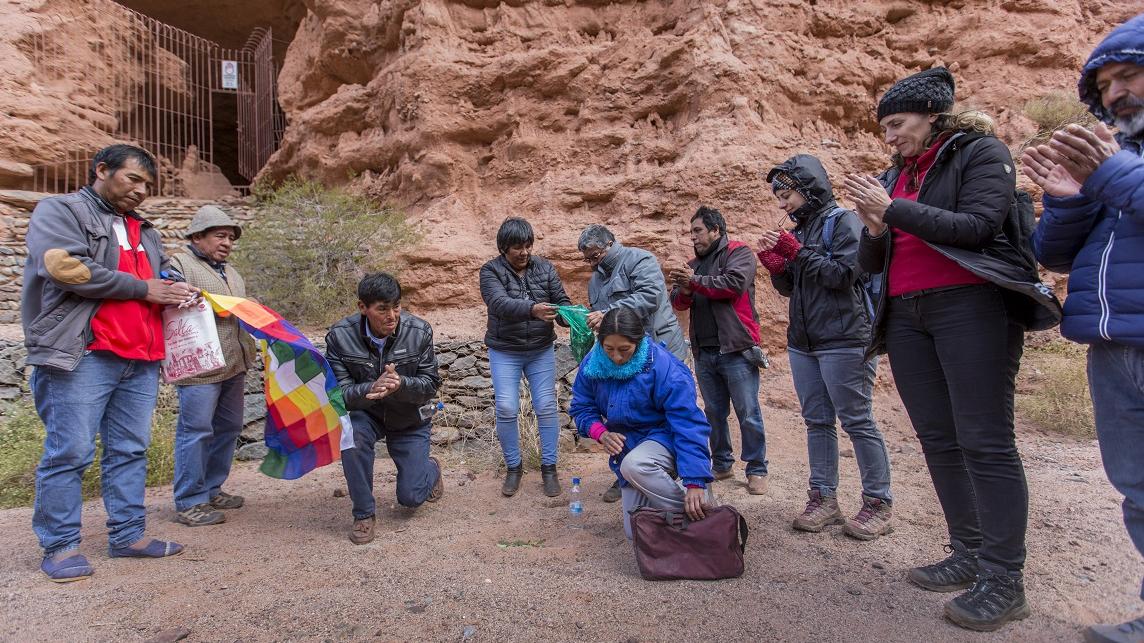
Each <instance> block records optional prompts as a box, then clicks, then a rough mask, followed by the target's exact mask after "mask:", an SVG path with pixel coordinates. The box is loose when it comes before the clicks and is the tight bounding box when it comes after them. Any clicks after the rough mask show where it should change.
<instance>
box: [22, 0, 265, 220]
mask: <svg viewBox="0 0 1144 643" xmlns="http://www.w3.org/2000/svg"><path fill="white" fill-rule="evenodd" d="M72 14H74V15H72ZM42 17H43V20H42V21H41V23H42V27H43V28H42V29H40V30H38V31H37V32H36V34H35V35H34V36H33V37H31V38H30V39H29V41H28V42H25V43H22V45H23V46H24V47H25V48H26V50H30V51H29V53H30V54H31V56H30V57H31V59H32V61H33V64H34V65H35V66H36V68H37V72H38V73H39V76H40V78H41V79H48V80H51V81H55V82H64V83H68V84H69V85H71V86H72V87H76V88H77V89H78V90H79V91H80V93H81V94H85V95H91V96H96V97H99V99H100V101H101V103H102V105H103V106H105V107H104V109H105V110H106V111H107V116H108V117H109V118H108V119H107V120H106V121H105V122H107V123H109V124H113V126H112V127H108V128H106V131H108V132H109V133H110V134H111V136H112V138H114V139H115V140H116V141H119V142H124V143H132V144H135V145H139V146H140V147H142V148H144V149H146V150H148V151H149V152H151V153H152V154H153V155H154V156H155V158H156V160H157V161H158V164H159V172H158V174H159V176H157V177H156V183H157V185H156V188H155V193H156V194H157V195H160V196H176V197H178V196H184V197H193V198H204V199H206V198H216V197H220V196H228V195H240V194H244V193H245V192H246V191H248V190H249V185H250V183H251V182H252V181H253V180H254V178H255V177H256V176H257V175H258V172H259V171H260V170H261V169H262V167H263V166H264V165H266V162H267V161H268V160H269V159H270V156H271V155H273V154H274V152H275V151H276V150H277V149H278V146H279V144H280V143H281V140H282V132H283V130H284V128H285V117H284V114H283V112H282V109H281V107H280V106H279V105H278V91H277V77H278V65H277V64H276V63H275V60H274V52H273V33H272V31H271V29H270V28H256V29H254V31H253V32H252V33H251V35H250V37H249V38H248V39H247V41H246V44H245V45H243V46H242V47H241V48H225V47H221V46H220V45H218V44H217V43H215V42H212V41H210V40H207V39H205V38H202V37H199V36H196V35H194V34H192V33H190V32H188V31H184V30H182V29H178V28H176V27H173V26H171V25H168V24H166V23H163V22H160V21H159V20H156V19H154V18H151V17H149V16H146V15H143V14H141V13H138V12H137V11H134V10H132V9H129V8H127V7H125V6H123V5H120V4H118V3H116V2H113V1H112V0H93V1H91V2H89V3H84V4H82V5H80V4H79V3H76V4H74V5H70V6H67V7H65V8H61V7H55V8H54V9H53V11H52V13H51V15H46V14H45V15H43V16H42ZM92 28H94V29H95V30H96V32H97V33H99V34H100V43H99V46H98V47H92V48H90V49H89V50H83V51H79V52H78V55H74V56H72V55H69V54H70V53H71V52H72V51H75V48H74V47H71V46H70V43H74V42H85V41H86V40H85V39H86V38H87V36H86V35H85V34H87V33H89V32H90V30H91V29H92ZM69 47H70V48H69ZM95 152H96V150H95V149H77V150H74V151H71V152H69V153H68V155H67V158H66V159H60V160H59V161H58V162H54V163H48V164H44V165H42V166H37V167H35V168H34V170H35V173H34V176H33V184H34V185H33V186H32V189H35V190H38V191H42V192H57V193H59V192H68V191H71V190H74V189H76V187H77V186H78V185H82V184H84V183H85V182H86V181H85V177H86V174H87V168H88V167H89V166H90V162H91V158H92V156H93V155H94V153H95Z"/></svg>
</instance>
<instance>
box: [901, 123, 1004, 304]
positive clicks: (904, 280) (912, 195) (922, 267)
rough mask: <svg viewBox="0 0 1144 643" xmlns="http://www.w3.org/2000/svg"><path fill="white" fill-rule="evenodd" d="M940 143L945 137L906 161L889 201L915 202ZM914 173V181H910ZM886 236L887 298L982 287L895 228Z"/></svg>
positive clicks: (978, 280)
mask: <svg viewBox="0 0 1144 643" xmlns="http://www.w3.org/2000/svg"><path fill="white" fill-rule="evenodd" d="M944 142H945V137H941V138H939V139H938V140H937V141H936V142H935V143H934V144H933V145H931V146H930V148H929V149H927V150H926V151H925V152H923V153H922V155H921V156H919V157H917V158H913V159H906V166H905V167H904V168H902V173H901V174H899V175H898V182H897V183H896V184H895V185H894V191H893V192H892V193H890V197H891V198H894V199H907V200H909V201H917V200H918V193H919V192H920V191H921V185H922V181H924V180H925V176H926V173H927V172H929V169H930V168H931V167H933V163H934V160H936V159H937V151H938V149H940V148H941V145H942V143H944ZM915 173H916V177H917V178H916V179H915V180H911V178H912V177H913V176H915ZM890 233H891V234H892V235H893V238H892V243H893V248H892V251H891V254H890V271H889V276H888V279H889V281H888V283H887V286H886V288H887V291H888V294H889V296H891V297H897V296H898V295H904V294H906V293H911V292H915V291H918V290H927V289H929V288H941V287H943V286H961V285H966V286H968V285H971V284H983V283H985V280H984V279H982V278H980V277H978V276H977V275H975V274H973V273H972V272H969V271H968V270H966V269H965V268H962V267H961V266H959V265H958V264H957V262H955V261H953V260H952V259H948V258H946V257H945V256H944V255H942V254H941V253H940V252H938V251H937V250H934V249H933V248H931V247H929V246H928V245H927V244H926V242H925V241H922V240H921V239H919V238H918V237H915V236H914V235H912V234H910V233H908V232H903V231H902V230H898V229H897V228H890Z"/></svg>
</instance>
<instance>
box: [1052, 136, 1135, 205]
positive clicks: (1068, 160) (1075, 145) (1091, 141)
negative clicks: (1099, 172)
mask: <svg viewBox="0 0 1144 643" xmlns="http://www.w3.org/2000/svg"><path fill="white" fill-rule="evenodd" d="M1049 148H1050V149H1051V150H1052V151H1053V152H1055V153H1056V158H1055V159H1053V160H1055V161H1056V162H1057V164H1058V165H1060V166H1061V167H1063V168H1064V169H1065V171H1067V172H1068V173H1069V175H1070V176H1071V177H1072V178H1073V179H1074V180H1075V181H1076V182H1077V183H1078V184H1082V185H1083V184H1084V182H1085V181H1087V180H1088V177H1089V176H1090V175H1092V173H1093V172H1095V171H1096V168H1097V167H1099V166H1100V164H1101V163H1103V162H1105V161H1107V160H1108V159H1109V158H1110V157H1111V156H1112V155H1113V154H1116V153H1117V152H1119V151H1120V145H1119V144H1118V143H1117V142H1116V139H1114V138H1113V137H1112V132H1111V131H1110V130H1109V129H1108V127H1106V126H1105V125H1104V123H1098V124H1097V125H1096V129H1095V130H1088V129H1086V128H1084V127H1081V126H1080V125H1069V126H1068V127H1065V128H1064V129H1059V130H1057V131H1055V132H1053V138H1052V139H1051V140H1050V141H1049ZM1078 191H1079V190H1078ZM1050 194H1052V193H1051V192H1050Z"/></svg>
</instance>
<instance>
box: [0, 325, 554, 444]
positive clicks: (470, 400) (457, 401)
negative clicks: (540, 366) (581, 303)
mask: <svg viewBox="0 0 1144 643" xmlns="http://www.w3.org/2000/svg"><path fill="white" fill-rule="evenodd" d="M314 344H315V346H316V347H317V348H318V350H320V351H324V350H325V346H324V345H323V344H322V343H321V342H320V341H315V342H314ZM435 350H436V352H437V361H438V364H439V365H440V373H441V379H442V383H441V388H440V389H439V390H438V392H437V397H436V400H437V401H440V402H442V403H443V404H444V408H443V410H442V412H440V413H438V414H437V415H436V416H435V417H434V418H433V436H432V440H433V443H434V444H438V445H447V444H450V443H453V442H456V441H458V440H460V439H462V438H476V437H486V438H491V439H494V440H495V437H493V436H495V434H496V409H495V402H494V400H493V388H492V380H491V379H490V376H491V373H490V371H489V358H488V351H487V350H486V349H485V345H484V342H478V341H473V342H441V343H438V344H436V346H435ZM26 358H27V351H25V350H24V343H23V342H22V341H13V340H9V339H0V400H13V399H16V398H19V397H21V396H27V395H29V391H28V378H29V377H30V376H31V368H30V367H26V366H25V359H26ZM556 376H557V379H556V387H557V399H558V401H559V407H560V409H562V410H561V412H560V427H561V429H565V430H574V429H575V427H574V425H573V423H572V419H571V418H570V417H569V416H568V414H567V413H565V412H564V411H563V409H567V408H568V403H569V401H570V400H571V393H572V383H573V381H574V380H575V377H576V362H575V361H574V360H573V359H572V354H571V351H569V349H568V346H567V345H566V344H560V343H558V344H557V345H556ZM161 386H163V387H167V386H169V385H167V384H163V385H161ZM521 389H522V394H523V392H524V391H525V390H526V389H525V388H524V385H523V383H522V385H521ZM265 418H266V399H265V397H264V394H263V385H262V372H261V363H260V364H259V367H258V368H257V369H252V370H250V371H248V372H247V377H246V385H245V398H244V408H243V424H244V425H245V426H244V428H243V431H242V436H241V438H240V443H241V444H243V445H247V444H259V443H261V442H262V439H263V430H264V428H265ZM263 455H265V451H263V450H261V449H260V448H258V447H252V448H250V449H246V450H244V451H243V452H242V456H241V457H242V458H244V459H259V458H261V457H262V456H263Z"/></svg>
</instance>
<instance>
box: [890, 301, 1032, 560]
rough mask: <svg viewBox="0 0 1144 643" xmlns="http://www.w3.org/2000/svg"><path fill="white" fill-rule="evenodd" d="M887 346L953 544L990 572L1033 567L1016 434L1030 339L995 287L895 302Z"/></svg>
mask: <svg viewBox="0 0 1144 643" xmlns="http://www.w3.org/2000/svg"><path fill="white" fill-rule="evenodd" d="M886 347H887V349H888V351H889V356H890V366H891V369H892V370H893V373H894V381H895V382H896V383H897V386H898V393H899V394H900V395H901V396H902V402H904V403H905V405H906V411H907V412H908V413H909V415H910V421H911V422H912V423H913V425H914V430H915V431H916V432H917V434H918V439H919V440H920V441H921V444H922V451H923V453H925V458H926V464H927V465H928V466H929V471H930V477H932V478H933V484H934V489H935V490H936V491H937V497H938V500H939V501H940V502H941V507H942V510H943V511H944V512H945V521H946V524H947V525H948V527H949V536H950V538H952V539H954V540H957V541H959V542H960V543H961V544H963V545H965V546H966V547H969V548H976V549H979V552H978V554H979V556H980V559H981V563H982V566H983V567H984V568H986V569H988V570H991V571H998V572H999V571H1008V572H1016V571H1020V570H1021V568H1022V567H1023V566H1024V564H1025V529H1026V523H1027V522H1028V513H1029V491H1028V487H1027V486H1026V484H1025V470H1024V467H1023V466H1022V465H1021V456H1020V455H1019V454H1018V453H1017V444H1016V441H1015V439H1014V433H1013V393H1014V381H1015V378H1016V375H1017V369H1018V367H1019V366H1020V362H1021V352H1022V350H1023V347H1024V333H1023V330H1022V329H1021V327H1019V326H1017V325H1016V324H1013V323H1011V322H1010V320H1009V316H1008V314H1007V313H1006V310H1005V304H1004V302H1003V300H1002V296H1001V292H1000V291H999V290H998V289H997V287H996V286H993V285H982V286H967V287H964V288H957V289H953V290H946V291H940V292H936V293H931V294H925V295H921V296H919V297H914V298H908V299H903V298H900V297H895V298H892V299H890V306H889V311H888V316H887V320H886Z"/></svg>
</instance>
